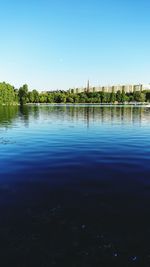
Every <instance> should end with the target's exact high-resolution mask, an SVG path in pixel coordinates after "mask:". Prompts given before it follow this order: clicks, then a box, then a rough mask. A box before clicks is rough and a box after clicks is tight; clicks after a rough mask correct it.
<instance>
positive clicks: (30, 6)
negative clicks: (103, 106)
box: [0, 0, 150, 90]
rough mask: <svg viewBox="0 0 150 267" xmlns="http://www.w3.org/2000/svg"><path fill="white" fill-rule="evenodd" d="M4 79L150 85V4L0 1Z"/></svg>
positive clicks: (51, 85) (140, 0)
mask: <svg viewBox="0 0 150 267" xmlns="http://www.w3.org/2000/svg"><path fill="white" fill-rule="evenodd" d="M0 36H1V38H0V81H4V80H5V81H7V82H10V83H12V84H14V85H15V86H16V87H18V86H20V85H22V84H23V83H27V84H28V85H29V87H30V89H38V90H52V89H68V88H69V87H74V86H82V85H83V86H84V85H85V84H86V81H87V79H90V81H91V84H93V85H98V84H104V85H107V84H111V83H129V82H131V83H140V82H143V83H149V82H150V1H149V0H103V1H102V0H22V1H21V0H0Z"/></svg>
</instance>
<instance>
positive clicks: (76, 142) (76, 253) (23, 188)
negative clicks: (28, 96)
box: [0, 105, 150, 267]
mask: <svg viewBox="0 0 150 267" xmlns="http://www.w3.org/2000/svg"><path fill="white" fill-rule="evenodd" d="M0 215H1V216H0V263H1V266H3V267H5V266H15V267H33V266H36V267H47V266H49V267H50V266H69V267H81V266H82V267H96V266H99V267H100V266H102V267H105V266H109V267H111V266H118V267H128V266H142V267H144V266H147V267H148V266H150V108H148V107H140V106H139V107H134V106H124V107H123V106H112V107H111V106H98V105H75V106H73V105H41V106H36V105H30V106H25V107H0Z"/></svg>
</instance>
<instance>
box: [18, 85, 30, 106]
mask: <svg viewBox="0 0 150 267" xmlns="http://www.w3.org/2000/svg"><path fill="white" fill-rule="evenodd" d="M18 96H19V102H20V104H21V105H24V104H26V103H27V102H28V85H27V84H24V85H23V86H22V87H20V88H19V91H18Z"/></svg>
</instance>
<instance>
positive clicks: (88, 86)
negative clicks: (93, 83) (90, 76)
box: [86, 80, 90, 93]
mask: <svg viewBox="0 0 150 267" xmlns="http://www.w3.org/2000/svg"><path fill="white" fill-rule="evenodd" d="M86 91H87V93H89V92H90V81H89V80H88V82H87V88H86Z"/></svg>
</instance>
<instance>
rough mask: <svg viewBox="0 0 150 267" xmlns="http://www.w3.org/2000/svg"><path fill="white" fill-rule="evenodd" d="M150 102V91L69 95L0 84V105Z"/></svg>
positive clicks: (63, 92)
mask: <svg viewBox="0 0 150 267" xmlns="http://www.w3.org/2000/svg"><path fill="white" fill-rule="evenodd" d="M132 102H150V91H134V92H132V93H126V92H125V91H124V90H122V91H117V93H115V92H114V91H112V92H111V93H108V92H104V91H102V92H93V93H92V92H84V93H78V94H75V93H71V92H69V91H62V90H58V91H47V92H38V91H37V90H32V91H29V90H28V85H26V84H24V85H23V86H22V87H20V88H19V89H16V88H14V86H12V85H10V84H7V83H5V82H3V83H0V104H21V105H25V104H27V103H114V104H115V103H116V104H117V103H122V104H123V103H132Z"/></svg>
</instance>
